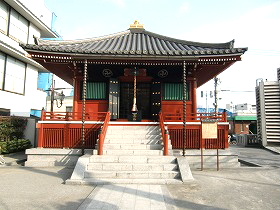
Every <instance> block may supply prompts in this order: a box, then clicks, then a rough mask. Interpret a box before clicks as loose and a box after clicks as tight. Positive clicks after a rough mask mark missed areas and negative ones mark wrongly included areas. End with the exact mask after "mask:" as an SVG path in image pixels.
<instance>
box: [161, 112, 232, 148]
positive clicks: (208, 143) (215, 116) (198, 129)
mask: <svg viewBox="0 0 280 210" xmlns="http://www.w3.org/2000/svg"><path fill="white" fill-rule="evenodd" d="M186 119H187V120H186V121H187V123H188V124H187V129H186V141H185V143H186V145H185V149H199V148H205V149H216V148H219V149H221V148H227V147H228V129H229V128H228V124H226V123H225V124H222V123H221V124H219V125H218V136H217V137H218V138H217V139H203V141H201V140H202V125H201V124H197V122H202V121H217V122H227V115H226V112H223V113H188V114H187V117H186ZM160 122H165V123H168V122H178V124H170V125H168V133H169V138H170V140H171V144H172V148H174V149H183V147H184V141H183V139H184V134H183V133H184V127H183V123H182V122H183V114H182V113H166V112H165V113H161V115H160ZM192 122H193V124H192ZM162 126H164V125H161V127H162Z"/></svg>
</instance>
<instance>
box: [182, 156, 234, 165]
mask: <svg viewBox="0 0 280 210" xmlns="http://www.w3.org/2000/svg"><path fill="white" fill-rule="evenodd" d="M186 158H187V160H188V162H189V163H194V162H200V160H201V157H200V156H186ZM216 161H217V156H216V155H213V156H203V162H216ZM219 162H229V163H233V162H238V156H219Z"/></svg>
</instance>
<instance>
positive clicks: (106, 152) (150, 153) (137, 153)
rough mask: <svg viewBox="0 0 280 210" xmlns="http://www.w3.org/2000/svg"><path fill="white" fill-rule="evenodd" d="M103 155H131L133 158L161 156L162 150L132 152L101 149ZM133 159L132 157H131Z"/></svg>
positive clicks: (130, 150) (129, 150)
mask: <svg viewBox="0 0 280 210" xmlns="http://www.w3.org/2000/svg"><path fill="white" fill-rule="evenodd" d="M103 155H133V156H143V155H147V156H151V155H161V156H162V155H163V151H162V150H144V149H143V150H134V149H122V150H118V149H117V150H112V149H103ZM131 158H134V157H131Z"/></svg>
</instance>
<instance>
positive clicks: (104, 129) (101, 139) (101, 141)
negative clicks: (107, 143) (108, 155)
mask: <svg viewBox="0 0 280 210" xmlns="http://www.w3.org/2000/svg"><path fill="white" fill-rule="evenodd" d="M110 119H111V113H110V112H107V114H106V117H105V120H104V124H103V127H102V130H101V133H100V135H99V145H98V154H99V155H103V145H104V139H105V137H106V133H107V129H108V125H109V122H110Z"/></svg>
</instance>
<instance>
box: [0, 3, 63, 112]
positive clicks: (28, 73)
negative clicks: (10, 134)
mask: <svg viewBox="0 0 280 210" xmlns="http://www.w3.org/2000/svg"><path fill="white" fill-rule="evenodd" d="M53 16H54V14H53V13H52V12H50V11H49V10H48V9H47V8H46V6H45V4H44V0H20V1H19V0H0V115H16V116H25V117H29V116H30V114H31V113H32V112H33V111H34V110H41V109H42V107H45V105H46V93H45V92H43V91H42V90H39V89H38V86H37V85H38V84H37V83H38V74H39V73H40V72H47V71H46V70H45V68H44V67H42V66H41V65H40V64H38V63H36V62H35V61H33V60H32V59H30V58H28V57H27V56H26V54H27V53H26V52H25V51H24V50H23V49H22V48H21V46H20V43H34V38H33V37H34V36H35V37H44V38H57V37H58V35H57V34H56V33H55V32H54V31H53V30H52V29H51V28H52V24H53V18H54V17H53Z"/></svg>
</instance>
